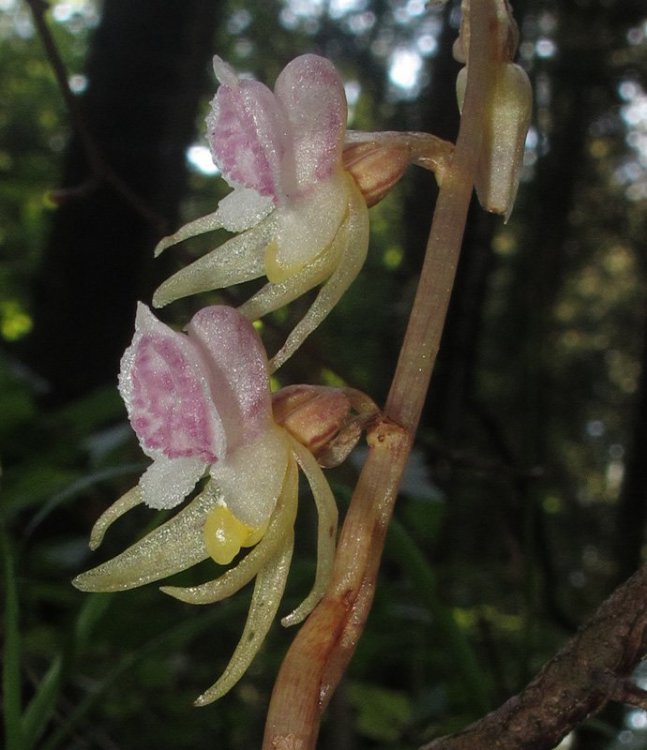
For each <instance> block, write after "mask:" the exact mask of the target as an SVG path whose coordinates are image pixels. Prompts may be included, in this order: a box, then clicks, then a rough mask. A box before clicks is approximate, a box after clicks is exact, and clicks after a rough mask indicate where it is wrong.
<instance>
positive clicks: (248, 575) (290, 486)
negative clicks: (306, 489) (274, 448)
mask: <svg viewBox="0 0 647 750" xmlns="http://www.w3.org/2000/svg"><path fill="white" fill-rule="evenodd" d="M298 489H299V482H298V470H297V466H296V463H295V461H294V459H290V462H289V464H288V469H287V472H286V476H285V482H284V484H283V490H282V491H281V496H280V497H279V500H278V503H277V505H276V508H275V510H274V513H273V514H272V518H271V519H270V523H269V526H268V527H267V531H266V532H265V535H264V536H263V538H262V539H261V541H260V542H259V543H258V544H257V545H256V547H254V549H252V550H250V551H249V552H248V553H247V554H246V555H245V557H243V559H242V560H241V561H240V562H239V563H238V565H236V566H235V567H234V568H230V569H229V570H228V571H227V572H226V573H224V574H223V575H221V576H220V577H219V578H216V579H215V580H214V581H208V582H207V583H203V584H201V585H199V586H187V587H184V588H183V587H180V586H162V587H161V591H163V592H164V593H165V594H168V595H169V596H173V597H175V598H176V599H179V600H180V601H183V602H187V603H188V604H212V603H214V602H219V601H222V600H223V599H226V598H227V597H228V596H231V595H232V594H235V593H236V592H237V591H239V590H240V589H242V588H243V586H246V585H247V584H248V583H249V582H250V581H251V580H252V578H254V576H255V575H257V573H258V571H259V570H260V569H261V568H263V567H264V566H265V565H267V564H268V561H269V560H270V558H272V557H273V556H274V555H276V553H277V550H278V549H279V548H280V546H281V545H282V544H283V543H284V541H285V539H286V538H287V537H288V536H289V534H290V533H291V530H292V528H293V527H294V519H295V518H296V514H297V501H298Z"/></svg>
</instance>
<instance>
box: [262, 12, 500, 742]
mask: <svg viewBox="0 0 647 750" xmlns="http://www.w3.org/2000/svg"><path fill="white" fill-rule="evenodd" d="M499 6H500V3H499V2H497V0H472V2H471V4H470V6H469V8H466V10H467V12H468V13H469V20H470V28H471V34H470V35H469V59H470V63H471V64H470V65H469V67H468V72H467V82H466V90H465V98H464V101H463V107H462V117H461V124H460V130H459V134H458V139H457V142H456V148H455V151H454V155H453V158H452V160H451V164H450V166H449V168H448V170H447V172H446V174H445V175H444V176H443V179H442V181H441V186H440V192H439V195H438V199H437V202H436V207H435V210H434V217H433V222H432V226H431V230H430V234H429V240H428V244H427V251H426V257H425V261H424V265H423V268H422V272H421V276H420V282H419V285H418V290H417V293H416V297H415V301H414V304H413V308H412V311H411V315H410V319H409V324H408V327H407V332H406V335H405V339H404V342H403V345H402V349H401V351H400V356H399V359H398V363H397V366H396V371H395V374H394V377H393V382H392V386H391V389H390V392H389V395H388V398H387V403H386V407H385V412H384V414H385V418H384V420H383V421H381V422H380V423H378V424H377V425H376V426H375V427H374V428H373V429H372V430H371V431H370V432H369V455H368V458H367V461H366V463H365V465H364V468H363V470H362V473H361V475H360V479H359V482H358V484H357V487H356V489H355V492H354V493H353V497H352V500H351V505H350V508H349V512H348V514H347V516H346V519H345V522H344V525H343V528H342V532H341V535H340V539H339V544H338V548H337V555H336V559H335V565H334V568H333V575H332V580H331V583H330V585H329V588H328V590H327V592H326V593H325V595H324V597H323V599H322V601H321V602H320V604H319V605H318V606H317V607H316V608H315V610H314V611H313V612H312V614H311V615H310V617H309V618H308V620H307V621H306V622H305V623H304V625H303V626H302V628H301V630H300V631H299V633H298V635H297V637H296V638H295V640H294V641H293V643H292V645H291V647H290V649H289V651H288V653H287V655H286V657H285V660H284V662H283V665H282V667H281V670H280V672H279V675H278V678H277V681H276V684H275V687H274V692H273V694H272V699H271V703H270V708H269V713H268V719H267V724H266V731H265V737H264V742H263V748H264V750H277V749H279V748H284V749H285V750H288V748H299V750H312V749H313V748H314V747H315V745H316V741H317V736H318V733H319V725H320V720H321V716H322V713H323V711H324V709H325V707H326V705H327V704H328V702H329V700H330V697H331V696H332V693H333V692H334V689H335V688H336V686H337V684H338V683H339V681H340V679H341V677H342V675H343V673H344V670H345V668H346V666H347V664H348V662H349V660H350V658H351V656H352V654H353V652H354V649H355V646H356V644H357V641H358V639H359V636H360V634H361V632H362V630H363V627H364V623H365V622H366V618H367V616H368V612H369V610H370V607H371V604H372V601H373V593H374V590H375V582H376V577H377V571H378V568H379V563H380V558H381V555H382V550H383V545H384V537H385V534H386V528H387V525H388V522H389V519H390V517H391V514H392V511H393V507H394V504H395V499H396V497H397V490H398V486H399V483H400V479H401V477H402V473H403V471H404V468H405V465H406V462H407V459H408V456H409V451H410V448H411V445H412V442H413V437H414V434H415V431H416V429H417V426H418V422H419V420H420V414H421V412H422V407H423V404H424V401H425V398H426V394H427V389H428V386H429V381H430V378H431V373H432V371H433V367H434V364H435V361H436V355H437V353H438V349H439V346H440V338H441V334H442V329H443V325H444V321H445V317H446V314H447V309H448V306H449V300H450V295H451V290H452V287H453V283H454V278H455V274H456V268H457V265H458V259H459V254H460V247H461V243H462V238H463V231H464V226H465V221H466V218H467V211H468V207H469V201H470V197H471V194H472V188H473V185H474V183H475V179H476V173H477V168H478V163H479V156H480V153H481V148H482V132H483V124H484V117H485V114H486V109H487V102H488V100H489V99H490V98H491V96H492V91H493V86H494V85H495V80H496V78H495V72H496V71H495V66H496V64H497V62H498V57H499V54H498V45H497V34H498V33H500V25H501V23H502V22H503V23H505V19H504V20H502V19H501V16H500V14H498V13H497V11H498V10H499V9H500V7H499Z"/></svg>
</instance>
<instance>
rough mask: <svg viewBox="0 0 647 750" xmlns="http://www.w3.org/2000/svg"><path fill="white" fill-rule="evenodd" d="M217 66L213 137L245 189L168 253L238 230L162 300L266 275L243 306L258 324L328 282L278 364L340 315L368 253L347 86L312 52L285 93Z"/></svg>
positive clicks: (290, 72) (296, 64)
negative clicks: (348, 150)
mask: <svg viewBox="0 0 647 750" xmlns="http://www.w3.org/2000/svg"><path fill="white" fill-rule="evenodd" d="M214 70H215V73H216V76H217V78H218V80H219V81H220V87H219V88H218V91H217V93H216V96H215V98H214V100H213V102H212V105H211V111H210V112H209V115H208V117H207V127H208V134H209V142H210V146H211V152H212V155H213V159H214V162H215V164H216V165H217V166H218V167H219V169H220V171H221V173H222V176H223V177H224V178H225V179H226V180H227V182H228V183H229V184H230V185H231V186H232V187H233V191H232V192H231V193H230V194H229V195H227V196H226V197H225V198H224V199H223V200H222V201H220V204H219V205H218V208H217V210H216V211H215V212H214V213H212V214H209V215H207V216H203V217H202V218H199V219H196V220H195V221H192V222H190V223H189V224H186V225H185V226H183V227H182V228H180V229H179V230H178V231H177V232H176V233H175V234H173V235H171V236H169V237H166V238H165V239H163V240H162V241H161V242H160V243H159V245H158V246H157V249H156V253H157V254H159V253H160V252H162V250H164V249H165V248H167V247H169V246H170V245H174V244H176V243H178V242H181V241H182V240H185V239H187V238H189V237H193V236H196V235H198V234H202V233H204V232H210V231H212V230H215V229H226V230H229V231H231V232H236V233H238V234H237V236H235V237H233V238H231V239H230V240H228V241H227V242H225V243H224V244H223V245H221V246H219V247H217V248H216V249H215V250H213V251H211V252H209V253H208V254H207V255H205V256H203V257H201V258H200V259H198V260H197V261H195V262H194V263H192V264H191V265H189V266H188V267H186V268H184V269H182V270H180V271H179V272H177V273H176V274H175V275H174V276H172V277H171V278H170V279H168V280H167V281H166V282H164V283H163V284H162V285H161V286H160V287H159V289H158V290H157V292H156V293H155V296H154V298H153V304H154V305H156V306H163V305H166V304H168V303H169V302H172V301H174V300H176V299H179V298H180V297H184V296H187V295H190V294H195V293H198V292H204V291H208V290H213V289H220V288H223V287H228V286H231V285H233V284H238V283H241V282H243V281H249V280H250V279H255V278H258V277H260V276H263V275H264V276H266V277H267V280H268V283H267V284H266V285H265V286H263V287H262V288H261V289H260V290H259V291H258V292H257V293H256V294H254V295H253V296H252V297H251V299H249V300H248V301H247V302H246V303H245V304H243V305H242V307H241V308H240V310H241V312H242V314H243V315H245V316H246V317H247V318H249V319H250V320H255V319H257V318H260V317H262V316H264V315H266V314H268V313H270V312H272V311H274V310H277V309H278V308H280V307H283V306H284V305H286V304H288V303H289V302H292V301H293V300H295V299H296V298H297V297H299V296H300V295H302V294H304V293H305V292H307V291H308V290H310V289H312V288H314V287H316V286H319V285H321V289H320V290H319V293H318V295H317V297H316V299H315V301H314V302H313V304H312V306H311V307H310V309H309V310H308V311H307V313H306V314H305V316H304V317H303V319H302V320H301V321H300V322H299V323H298V324H297V325H296V327H295V328H294V329H293V330H292V332H291V334H290V335H289V337H288V339H287V341H286V342H285V344H284V345H283V347H282V348H281V349H280V350H279V352H278V353H277V354H276V355H275V356H274V358H273V360H272V366H273V368H277V367H279V366H280V365H281V364H282V363H283V362H285V360H287V359H288V358H289V357H290V356H291V355H292V354H293V353H294V351H295V350H296V349H297V348H298V347H299V346H300V345H301V343H302V342H303V340H304V339H305V338H306V337H307V336H308V335H309V334H310V333H311V332H312V331H313V330H314V329H315V328H316V327H317V326H318V325H319V324H320V323H321V321H322V320H323V319H324V318H325V317H326V316H327V315H328V313H329V312H330V311H331V309H332V308H333V307H334V306H335V304H336V303H337V302H338V300H339V299H340V298H341V296H342V295H343V294H344V292H345V291H346V289H348V287H349V286H350V284H351V283H352V281H353V280H354V278H355V277H356V276H357V274H358V273H359V271H360V269H361V267H362V265H363V263H364V260H365V258H366V253H367V249H368V212H367V205H366V201H365V199H364V197H363V195H362V193H361V191H360V189H359V188H358V186H357V184H356V182H355V181H354V179H353V177H352V176H351V175H350V173H349V172H347V171H345V169H344V167H343V162H342V149H343V145H344V135H345V132H346V115H347V106H346V97H345V93H344V87H343V83H342V80H341V78H340V77H339V74H338V73H337V71H336V70H335V67H334V66H333V64H332V63H331V62H329V61H328V60H326V59H325V58H322V57H318V56H316V55H311V54H308V55H302V56H301V57H298V58H296V59H295V60H293V61H292V62H291V63H289V64H288V65H287V66H286V67H285V68H284V69H283V71H282V72H281V74H280V75H279V77H278V79H277V81H276V85H275V87H274V91H273V92H272V91H270V89H268V88H267V87H266V86H265V85H263V84H262V83H259V82H258V81H253V80H247V79H240V78H238V77H237V76H236V74H235V72H234V71H233V69H232V68H231V67H230V66H229V65H227V64H226V63H225V62H223V61H222V60H221V59H220V58H219V57H215V58H214Z"/></svg>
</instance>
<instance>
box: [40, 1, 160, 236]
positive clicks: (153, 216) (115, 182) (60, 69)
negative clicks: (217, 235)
mask: <svg viewBox="0 0 647 750" xmlns="http://www.w3.org/2000/svg"><path fill="white" fill-rule="evenodd" d="M27 5H28V6H29V8H30V10H31V14H32V18H33V19H34V25H35V26H36V30H37V31H38V36H39V37H40V40H41V43H42V45H43V49H44V50H45V55H46V57H47V59H48V60H49V64H50V65H51V66H52V70H53V72H54V76H55V78H56V82H57V83H58V87H59V89H60V91H61V95H62V97H63V100H64V101H65V104H66V106H67V109H68V112H69V115H70V119H71V121H72V123H73V125H74V128H75V129H76V132H77V134H78V137H79V140H80V142H81V144H82V146H83V151H84V153H85V157H86V159H87V160H88V165H89V167H90V172H91V178H90V179H88V180H86V181H85V182H84V183H83V184H82V185H79V186H78V187H76V188H72V189H65V190H57V191H54V192H53V197H54V199H55V200H56V201H57V202H62V201H63V200H65V199H67V198H70V197H76V196H79V195H85V194H86V193H88V192H89V191H91V190H93V189H96V187H97V186H98V185H99V183H100V182H102V181H103V182H106V183H107V184H109V185H110V186H111V187H112V188H113V189H114V190H115V192H116V193H117V194H118V195H120V196H121V197H122V198H123V200H124V201H125V202H126V203H127V204H128V205H130V206H131V207H132V208H133V209H134V210H135V211H136V212H137V213H138V214H140V216H142V217H143V218H144V219H146V221H148V222H149V223H150V224H151V225H152V226H153V227H155V228H156V230H157V231H158V232H159V234H160V235H161V234H163V233H164V232H165V231H166V229H167V221H166V219H164V218H163V217H162V216H161V215H160V214H158V213H157V212H156V211H154V210H153V209H152V208H151V207H150V206H149V205H148V204H147V203H146V201H144V200H143V198H141V196H139V195H137V193H136V192H135V191H134V190H133V189H132V188H131V187H130V185H128V184H127V183H126V182H124V181H123V180H122V179H121V177H120V176H119V175H118V174H117V173H116V172H115V171H114V169H113V168H112V167H111V166H110V164H108V162H107V161H106V159H105V158H104V156H103V154H102V153H101V151H100V149H99V148H98V146H97V144H96V142H95V139H94V136H93V134H92V133H91V132H90V129H89V128H88V126H87V123H86V121H85V118H84V117H83V113H82V112H81V107H80V106H79V101H78V99H77V97H76V96H75V95H74V94H73V93H72V91H71V89H70V86H69V83H68V74H67V70H66V68H65V63H64V62H63V59H62V58H61V54H60V52H59V51H58V47H57V46H56V42H55V41H54V37H53V36H52V33H51V31H50V30H49V26H48V25H47V21H46V20H45V12H46V11H47V9H48V7H49V4H48V2H47V0H27Z"/></svg>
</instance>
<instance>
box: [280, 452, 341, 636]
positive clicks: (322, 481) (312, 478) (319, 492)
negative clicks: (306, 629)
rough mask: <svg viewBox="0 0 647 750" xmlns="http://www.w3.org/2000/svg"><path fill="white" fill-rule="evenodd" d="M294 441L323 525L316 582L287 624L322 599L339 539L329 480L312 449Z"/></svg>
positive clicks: (319, 537) (335, 506) (319, 531)
mask: <svg viewBox="0 0 647 750" xmlns="http://www.w3.org/2000/svg"><path fill="white" fill-rule="evenodd" d="M291 443H292V449H293V450H294V454H295V456H296V458H297V461H298V462H299V466H300V467H301V469H302V470H303V473H304V474H305V475H306V478H307V480H308V483H309V484H310V489H311V490H312V497H313V498H314V501H315V505H316V506H317V513H318V515H319V526H318V533H317V572H316V574H315V581H314V585H313V586H312V590H311V591H310V593H309V594H308V596H306V598H305V599H304V600H303V601H302V602H301V604H299V606H298V607H297V608H296V609H295V610H294V611H293V612H291V613H290V614H289V615H287V616H286V617H284V618H283V619H282V620H281V624H282V625H283V626H284V627H289V626H290V625H297V624H298V623H300V622H302V621H303V620H305V618H306V617H307V616H308V615H309V614H310V612H312V610H313V609H314V608H315V607H316V606H317V604H318V603H319V601H320V599H321V597H322V596H323V595H324V593H325V591H326V589H327V588H328V584H329V583H330V577H331V575H332V569H333V563H334V561H335V547H336V543H337V516H338V513H337V505H336V503H335V497H334V495H333V494H332V491H331V489H330V485H329V484H328V480H327V479H326V477H325V476H324V473H323V471H322V470H321V467H320V466H319V464H318V463H317V461H316V459H315V457H314V456H313V455H312V453H310V451H309V450H308V449H307V448H306V447H304V446H303V445H301V443H299V442H298V441H297V440H294V439H291Z"/></svg>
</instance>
